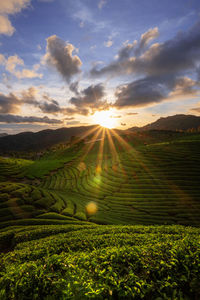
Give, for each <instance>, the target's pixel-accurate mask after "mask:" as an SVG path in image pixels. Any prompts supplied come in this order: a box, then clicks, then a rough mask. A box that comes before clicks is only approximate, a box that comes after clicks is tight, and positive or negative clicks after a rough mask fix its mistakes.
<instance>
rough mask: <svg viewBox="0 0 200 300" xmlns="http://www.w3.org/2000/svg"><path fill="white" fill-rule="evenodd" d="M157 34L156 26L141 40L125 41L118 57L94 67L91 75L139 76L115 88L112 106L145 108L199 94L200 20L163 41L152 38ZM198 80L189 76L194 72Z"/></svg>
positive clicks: (142, 36)
mask: <svg viewBox="0 0 200 300" xmlns="http://www.w3.org/2000/svg"><path fill="white" fill-rule="evenodd" d="M157 36H158V29H157V28H156V27H155V28H153V29H150V30H148V31H147V32H146V33H144V34H143V35H141V38H140V41H139V42H138V43H136V42H133V43H132V44H127V43H126V44H125V45H124V47H122V48H121V49H120V50H119V52H118V56H117V60H115V61H112V62H111V63H110V64H108V65H107V66H104V67H103V68H101V69H97V67H94V68H93V69H92V70H91V75H93V76H96V77H99V76H102V75H106V74H107V75H109V76H110V75H112V76H122V75H127V74H129V75H134V76H137V77H138V78H139V79H136V80H134V81H132V82H130V83H127V84H125V85H123V86H118V87H117V89H116V93H115V96H116V102H115V103H114V104H113V106H115V107H118V108H122V107H135V106H138V107H142V106H147V105H150V104H151V105H152V104H156V103H159V102H161V101H166V100H173V99H178V98H185V97H194V96H197V92H198V89H199V81H198V80H199V77H198V76H199V69H198V68H199V61H200V22H198V23H196V24H195V25H194V26H193V27H192V28H191V29H190V30H188V31H187V32H179V33H178V34H177V35H175V37H174V38H172V39H170V40H168V41H165V42H163V43H160V44H159V43H154V44H152V45H150V46H149V43H150V41H152V40H153V39H154V38H155V37H157ZM192 72H193V74H194V75H195V74H196V77H197V79H192V78H189V77H188V74H190V73H192Z"/></svg>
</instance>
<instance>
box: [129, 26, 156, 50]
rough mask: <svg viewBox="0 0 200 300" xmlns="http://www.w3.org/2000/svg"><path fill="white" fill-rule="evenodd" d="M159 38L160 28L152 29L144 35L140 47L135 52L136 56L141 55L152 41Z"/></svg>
mask: <svg viewBox="0 0 200 300" xmlns="http://www.w3.org/2000/svg"><path fill="white" fill-rule="evenodd" d="M158 36H159V31H158V27H154V28H150V29H149V30H148V31H147V32H145V33H143V34H142V35H141V38H140V42H139V45H138V48H137V49H136V51H135V54H136V55H138V54H140V53H141V52H142V51H143V50H144V49H145V48H146V47H147V45H148V44H149V43H150V41H152V40H153V39H155V38H157V37H158Z"/></svg>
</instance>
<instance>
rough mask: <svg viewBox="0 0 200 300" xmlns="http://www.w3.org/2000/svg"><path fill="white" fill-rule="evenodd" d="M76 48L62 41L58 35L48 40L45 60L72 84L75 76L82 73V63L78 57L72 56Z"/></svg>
mask: <svg viewBox="0 0 200 300" xmlns="http://www.w3.org/2000/svg"><path fill="white" fill-rule="evenodd" d="M74 49H75V47H74V46H73V45H72V44H70V43H66V42H64V41H63V40H61V39H60V38H59V37H57V36H56V35H52V36H50V37H48V38H47V47H46V54H45V56H44V58H43V60H44V61H45V62H46V63H47V64H48V65H50V66H52V67H54V68H55V69H56V70H57V71H58V73H60V74H61V75H62V77H63V78H64V79H65V80H66V81H67V82H70V80H71V78H72V76H73V75H76V74H78V73H80V67H81V65H82V62H81V60H80V58H79V57H78V56H77V55H74V56H73V55H72V52H73V51H74Z"/></svg>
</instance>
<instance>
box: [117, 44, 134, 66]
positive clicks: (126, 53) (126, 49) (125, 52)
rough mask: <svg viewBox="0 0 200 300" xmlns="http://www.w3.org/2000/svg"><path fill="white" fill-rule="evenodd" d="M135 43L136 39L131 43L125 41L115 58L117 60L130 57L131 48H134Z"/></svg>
mask: <svg viewBox="0 0 200 300" xmlns="http://www.w3.org/2000/svg"><path fill="white" fill-rule="evenodd" d="M136 45H137V41H136V40H135V41H133V43H132V44H131V43H127V42H125V43H124V45H123V47H122V48H121V49H120V50H119V52H118V55H117V58H118V61H122V60H124V59H127V58H129V57H130V55H131V54H133V49H135V47H136Z"/></svg>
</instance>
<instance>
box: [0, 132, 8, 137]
mask: <svg viewBox="0 0 200 300" xmlns="http://www.w3.org/2000/svg"><path fill="white" fill-rule="evenodd" d="M7 135H8V134H7V133H5V132H2V133H0V138H1V137H4V136H7Z"/></svg>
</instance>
